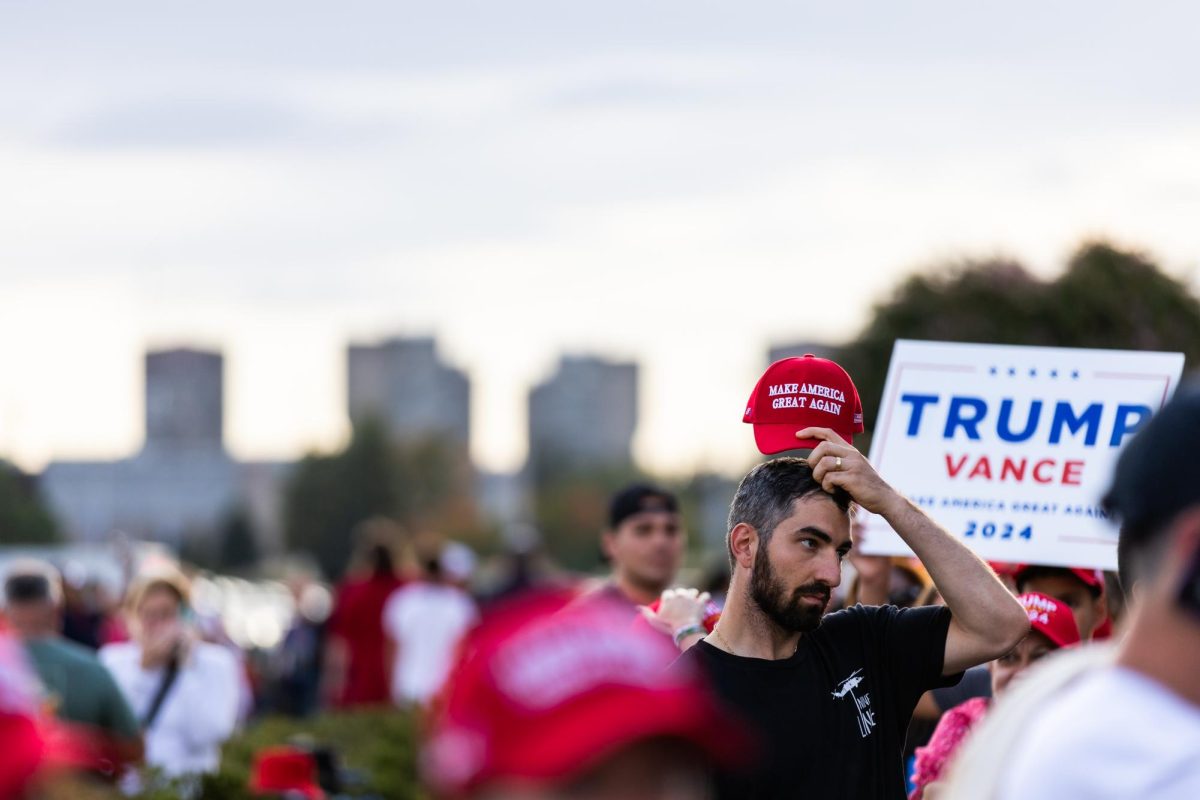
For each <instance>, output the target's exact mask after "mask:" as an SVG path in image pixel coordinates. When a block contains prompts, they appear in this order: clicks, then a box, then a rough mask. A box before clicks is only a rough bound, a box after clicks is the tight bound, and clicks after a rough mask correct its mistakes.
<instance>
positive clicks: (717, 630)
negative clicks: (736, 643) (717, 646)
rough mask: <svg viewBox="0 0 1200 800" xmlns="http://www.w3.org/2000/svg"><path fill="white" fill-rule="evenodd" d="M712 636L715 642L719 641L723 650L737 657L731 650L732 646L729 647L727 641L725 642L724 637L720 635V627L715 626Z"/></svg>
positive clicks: (734, 651) (735, 652)
mask: <svg viewBox="0 0 1200 800" xmlns="http://www.w3.org/2000/svg"><path fill="white" fill-rule="evenodd" d="M713 636H715V637H717V641H719V642H720V643H721V646H722V647H723V648H725V649H726V650H728V651H729V652H730V653H731V654H732V655H735V656H736V655H737V651H736V650H734V649H733V645H731V644H730V643H729V642H728V640H726V639H725V637H724V636H722V635H721V628H720V626H716V627H714V628H713Z"/></svg>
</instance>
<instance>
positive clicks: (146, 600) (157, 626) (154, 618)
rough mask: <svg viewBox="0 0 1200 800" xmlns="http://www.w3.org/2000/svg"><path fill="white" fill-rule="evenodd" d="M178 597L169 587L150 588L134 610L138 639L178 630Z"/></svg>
mask: <svg viewBox="0 0 1200 800" xmlns="http://www.w3.org/2000/svg"><path fill="white" fill-rule="evenodd" d="M179 612H180V608H179V598H178V597H176V596H175V593H174V592H172V591H171V590H170V589H151V590H150V591H148V592H146V594H145V595H144V596H143V597H142V601H141V603H139V604H138V607H137V608H136V609H135V610H134V615H135V619H136V621H137V630H136V632H137V635H138V638H139V639H142V640H147V639H157V638H160V637H163V636H165V635H167V634H169V633H173V632H174V631H176V630H178V628H179V624H180V617H179Z"/></svg>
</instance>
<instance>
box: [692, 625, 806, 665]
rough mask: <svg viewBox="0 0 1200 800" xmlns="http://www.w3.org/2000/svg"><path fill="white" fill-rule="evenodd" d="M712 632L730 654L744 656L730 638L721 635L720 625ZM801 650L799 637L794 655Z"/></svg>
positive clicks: (793, 651)
mask: <svg viewBox="0 0 1200 800" xmlns="http://www.w3.org/2000/svg"><path fill="white" fill-rule="evenodd" d="M712 632H713V636H715V637H717V641H719V642H720V643H721V645H722V647H723V649H724V650H725V651H727V652H728V653H729V654H730V655H735V656H737V657H738V658H742V657H743V656H742V655H740V654H739V653H738V651H737V650H734V649H733V645H731V644H730V643H729V640H728V639H726V638H725V637H724V636H722V635H721V628H720V626H719V625H718V626H716V627H714V628H713V630H712ZM799 651H800V640H799V639H797V640H796V648H795V649H794V650H792V655H796V653H798V652H799Z"/></svg>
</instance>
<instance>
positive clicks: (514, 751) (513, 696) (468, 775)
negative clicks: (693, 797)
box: [422, 597, 749, 795]
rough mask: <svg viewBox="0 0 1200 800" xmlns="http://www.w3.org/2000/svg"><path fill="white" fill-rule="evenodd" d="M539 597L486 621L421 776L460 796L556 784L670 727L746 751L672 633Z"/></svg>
mask: <svg viewBox="0 0 1200 800" xmlns="http://www.w3.org/2000/svg"><path fill="white" fill-rule="evenodd" d="M567 600H568V598H566V597H563V598H561V599H556V600H554V601H552V602H548V601H546V600H545V599H544V598H543V599H540V600H539V601H538V602H533V603H529V604H527V608H525V609H521V610H519V611H517V612H511V611H510V612H509V613H507V614H506V615H505V616H503V617H502V618H499V619H497V618H492V619H490V620H487V621H485V622H484V623H483V625H482V626H481V627H480V628H479V629H477V631H476V632H475V634H473V636H472V638H471V640H469V641H468V643H467V647H466V649H465V651H464V657H463V659H462V660H461V661H460V662H459V664H458V665H457V666H456V668H455V671H454V673H453V674H452V675H451V676H450V679H449V680H448V681H447V683H446V692H447V694H445V695H444V696H443V697H441V698H440V703H439V708H438V710H437V712H436V713H435V716H434V722H433V727H432V731H431V735H430V737H429V740H428V742H427V747H426V748H425V751H424V754H423V763H422V767H423V770H424V773H425V777H426V780H427V781H428V782H429V784H430V785H431V786H432V787H433V788H434V789H435V790H436V791H438V792H441V793H443V794H446V795H462V794H465V793H469V792H472V791H475V790H476V789H478V788H480V787H482V786H485V785H487V784H488V783H490V782H494V781H497V780H519V781H526V782H535V783H536V782H543V783H554V782H557V781H559V780H563V779H567V778H569V777H571V776H573V775H575V774H578V773H580V772H582V771H584V770H586V769H588V768H590V767H593V766H596V765H597V764H599V763H601V762H603V760H604V759H605V758H606V757H608V756H611V755H615V754H616V753H617V752H619V751H620V750H622V749H624V748H625V747H627V746H629V745H632V744H634V743H635V742H638V741H642V740H645V739H649V738H654V737H660V736H669V737H677V738H680V739H683V740H685V741H690V742H692V743H694V744H696V745H697V746H699V747H700V748H701V750H702V751H703V752H705V753H706V754H707V755H708V756H709V757H710V758H712V759H715V760H717V761H720V762H724V763H730V762H737V761H739V760H740V759H741V757H742V756H743V755H744V754H746V753H747V748H748V744H749V743H748V741H747V740H746V738H745V734H744V733H743V732H742V729H741V728H740V727H739V726H738V725H737V724H736V723H735V722H734V721H733V720H730V719H728V718H727V717H726V716H725V715H724V714H723V713H722V712H720V711H718V709H717V706H716V705H715V703H714V701H713V700H712V698H711V696H710V694H709V693H708V691H707V687H706V686H705V685H704V683H703V682H702V680H701V677H700V675H699V674H698V673H696V672H695V671H694V668H693V667H692V665H691V664H690V663H675V664H673V662H674V661H675V659H676V658H677V656H678V652H677V651H676V650H675V648H674V647H673V646H672V645H671V642H670V640H669V639H668V638H666V637H664V636H660V635H655V634H653V633H651V632H649V631H647V630H645V629H644V628H643V629H638V628H635V627H634V626H631V625H630V624H629V614H628V610H626V609H618V608H615V607H610V605H609V604H608V603H601V602H595V603H588V604H576V605H573V606H568V607H565V608H564V607H563V605H564V602H566V601H567Z"/></svg>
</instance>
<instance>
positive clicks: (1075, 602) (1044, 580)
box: [1021, 573, 1108, 642]
mask: <svg viewBox="0 0 1200 800" xmlns="http://www.w3.org/2000/svg"><path fill="white" fill-rule="evenodd" d="M1021 591H1022V592H1040V593H1042V594H1044V595H1046V596H1047V597H1053V598H1054V599H1055V600H1058V601H1059V602H1061V603H1066V604H1067V606H1068V607H1069V608H1070V609H1071V613H1072V614H1074V615H1075V624H1076V625H1078V626H1079V638H1080V639H1082V640H1083V641H1085V642H1086V641H1089V640H1090V639H1091V638H1092V633H1093V631H1095V630H1096V628H1097V626H1099V625H1100V623H1101V622H1103V621H1104V618H1105V617H1106V616H1107V615H1108V608H1107V606H1106V604H1105V602H1104V598H1103V597H1102V596H1101V597H1097V596H1096V595H1095V594H1093V592H1092V590H1091V589H1090V588H1089V587H1088V586H1087V584H1085V583H1084V582H1083V581H1081V580H1079V578H1076V577H1075V576H1074V575H1071V574H1070V573H1064V574H1052V575H1035V576H1033V577H1031V578H1029V579H1028V580H1025V581H1022V582H1021Z"/></svg>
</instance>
